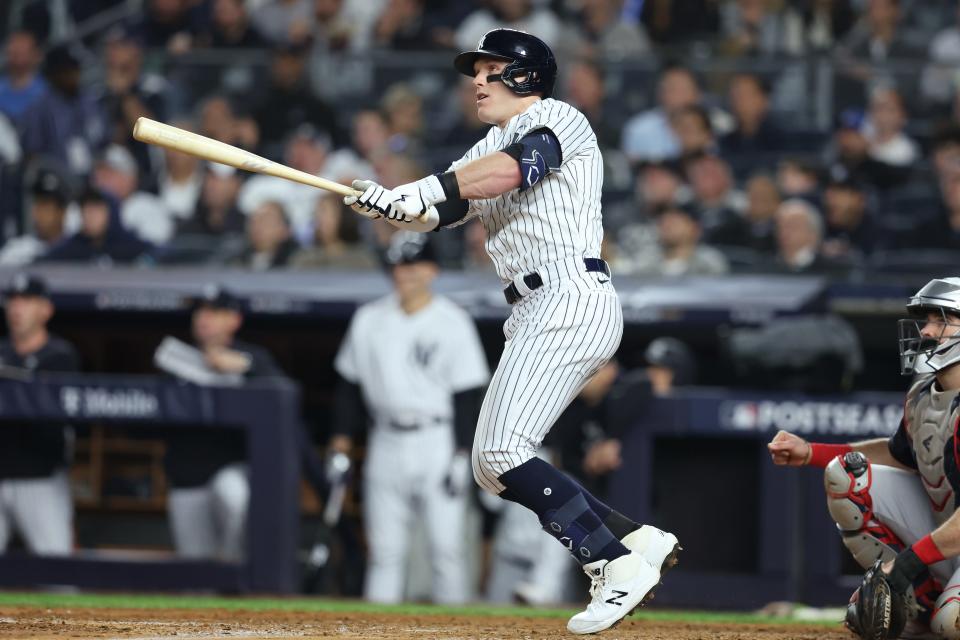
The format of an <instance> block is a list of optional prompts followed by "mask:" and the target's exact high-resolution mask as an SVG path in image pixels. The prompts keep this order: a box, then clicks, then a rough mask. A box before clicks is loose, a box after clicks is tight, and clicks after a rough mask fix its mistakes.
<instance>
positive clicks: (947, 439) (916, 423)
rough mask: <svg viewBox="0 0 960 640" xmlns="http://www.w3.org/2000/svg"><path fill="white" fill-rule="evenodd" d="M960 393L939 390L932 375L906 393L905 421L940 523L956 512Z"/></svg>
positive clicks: (919, 469) (923, 479)
mask: <svg viewBox="0 0 960 640" xmlns="http://www.w3.org/2000/svg"><path fill="white" fill-rule="evenodd" d="M958 393H960V391H957V390H954V391H937V390H936V388H935V385H934V379H933V376H929V377H925V378H924V379H922V380H920V381H918V382H917V383H916V384H914V386H913V387H912V388H911V389H910V392H909V393H908V394H907V402H906V405H905V407H904V419H905V420H906V421H907V432H908V433H909V434H910V442H911V446H912V448H913V452H914V456H915V457H916V460H917V470H918V471H919V472H920V477H921V479H922V482H923V488H924V489H925V490H926V492H927V496H928V497H929V498H930V507H931V509H932V511H933V517H934V519H935V520H936V522H937V524H938V525H940V524H943V523H944V522H945V521H946V520H947V518H949V517H950V515H951V514H953V512H954V510H955V509H956V495H957V489H958V488H960V469H958V468H957V460H958V455H957V453H958V443H957V442H956V433H957V429H956V426H957V418H958V412H957V408H956V405H957V403H956V402H954V400H955V399H956V398H957V395H958Z"/></svg>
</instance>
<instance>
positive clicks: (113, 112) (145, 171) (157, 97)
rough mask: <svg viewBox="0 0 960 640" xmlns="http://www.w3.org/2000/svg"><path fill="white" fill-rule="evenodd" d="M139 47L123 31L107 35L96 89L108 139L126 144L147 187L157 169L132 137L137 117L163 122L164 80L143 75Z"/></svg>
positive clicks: (164, 108)
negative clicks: (101, 76) (101, 75)
mask: <svg viewBox="0 0 960 640" xmlns="http://www.w3.org/2000/svg"><path fill="white" fill-rule="evenodd" d="M142 69H143V49H142V48H141V46H140V44H139V43H138V42H136V41H135V40H133V39H132V38H131V37H129V36H128V35H126V34H123V33H117V34H111V36H110V38H109V40H108V42H107V46H106V50H105V55H104V83H103V87H102V88H101V89H100V94H99V97H98V99H99V101H100V108H101V109H102V110H103V112H104V113H105V114H106V117H107V120H108V121H109V123H110V127H111V130H110V138H111V140H112V141H113V142H114V143H116V144H121V145H123V146H124V147H126V148H127V149H128V150H129V151H130V153H132V154H133V157H134V158H135V159H136V161H137V167H138V168H139V172H140V175H141V176H143V177H144V179H145V180H147V182H146V183H145V186H146V187H148V188H151V187H153V186H155V185H154V183H152V182H151V181H152V180H153V176H155V175H156V173H157V172H158V170H159V167H157V166H155V164H154V163H153V161H152V158H151V155H150V150H149V147H148V146H147V145H145V144H140V143H138V142H136V141H135V140H134V139H133V125H134V124H136V122H137V118H140V117H147V118H152V119H154V120H161V121H163V122H166V120H167V109H166V92H167V82H166V80H164V79H163V78H162V77H161V76H158V75H154V74H144V73H142Z"/></svg>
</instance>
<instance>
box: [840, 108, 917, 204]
mask: <svg viewBox="0 0 960 640" xmlns="http://www.w3.org/2000/svg"><path fill="white" fill-rule="evenodd" d="M863 122H864V114H863V113H862V112H860V111H857V110H854V109H847V110H845V111H843V112H842V113H841V114H840V116H839V117H838V122H837V126H836V128H835V129H834V133H833V140H832V142H831V143H830V145H829V147H828V148H827V150H826V153H825V156H826V159H827V162H828V164H829V167H830V169H829V173H830V177H831V178H834V179H837V180H847V179H849V180H853V181H855V182H862V183H864V184H869V185H871V186H872V187H874V188H877V189H889V188H891V187H895V186H897V185H900V184H902V183H903V182H904V180H905V179H906V178H907V177H908V176H909V172H910V169H909V168H908V167H902V168H901V167H895V166H892V165H889V164H886V163H883V162H880V161H878V160H876V159H874V158H872V157H870V154H869V149H870V145H869V142H868V141H867V137H866V135H864V125H863Z"/></svg>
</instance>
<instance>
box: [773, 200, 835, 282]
mask: <svg viewBox="0 0 960 640" xmlns="http://www.w3.org/2000/svg"><path fill="white" fill-rule="evenodd" d="M775 221H776V229H777V231H776V233H777V261H776V267H777V269H779V270H781V271H784V272H786V273H797V274H804V273H822V272H824V271H829V270H831V269H830V267H831V265H830V264H829V263H828V261H827V260H825V259H824V257H823V256H822V255H821V253H820V247H821V244H822V242H823V219H822V218H821V216H820V212H819V211H817V210H816V208H814V206H813V205H812V204H810V203H809V202H808V201H806V200H801V199H799V198H794V199H792V200H785V201H784V202H783V203H782V204H781V205H780V207H779V208H778V209H777V215H776V218H775Z"/></svg>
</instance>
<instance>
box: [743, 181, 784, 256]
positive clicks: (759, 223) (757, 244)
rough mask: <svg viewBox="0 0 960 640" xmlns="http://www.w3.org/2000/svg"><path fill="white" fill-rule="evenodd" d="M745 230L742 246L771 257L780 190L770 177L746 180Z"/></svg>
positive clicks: (774, 244) (773, 250)
mask: <svg viewBox="0 0 960 640" xmlns="http://www.w3.org/2000/svg"><path fill="white" fill-rule="evenodd" d="M746 191H747V210H746V212H745V217H746V222H747V230H746V234H744V242H743V245H744V246H746V247H747V248H749V249H753V250H754V251H757V252H759V253H761V254H767V255H769V256H771V257H772V256H773V254H774V252H775V251H776V241H775V240H774V216H775V215H776V213H777V208H778V207H779V206H780V190H779V189H777V183H776V182H774V181H773V178H771V177H770V176H768V175H766V174H763V173H759V174H756V175H753V176H751V177H750V179H749V180H747V188H746Z"/></svg>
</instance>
